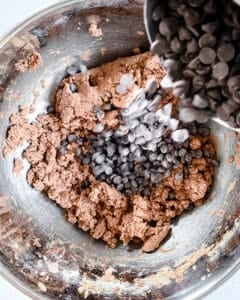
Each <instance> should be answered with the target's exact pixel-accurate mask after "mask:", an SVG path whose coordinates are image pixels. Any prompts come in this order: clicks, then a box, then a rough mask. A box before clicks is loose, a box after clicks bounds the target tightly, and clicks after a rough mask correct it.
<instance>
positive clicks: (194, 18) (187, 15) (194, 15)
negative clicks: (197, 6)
mask: <svg viewBox="0 0 240 300" xmlns="http://www.w3.org/2000/svg"><path fill="white" fill-rule="evenodd" d="M183 17H184V20H185V22H186V24H187V25H188V26H194V25H197V24H198V23H199V21H200V16H199V13H198V12H197V11H196V10H194V9H191V8H187V9H185V11H184V13H183Z"/></svg>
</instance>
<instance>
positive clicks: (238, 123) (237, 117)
mask: <svg viewBox="0 0 240 300" xmlns="http://www.w3.org/2000/svg"><path fill="white" fill-rule="evenodd" d="M236 123H237V125H238V126H239V127H240V112H238V114H237V115H236Z"/></svg>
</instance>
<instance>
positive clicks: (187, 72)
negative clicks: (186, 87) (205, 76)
mask: <svg viewBox="0 0 240 300" xmlns="http://www.w3.org/2000/svg"><path fill="white" fill-rule="evenodd" d="M196 75H197V74H196V73H195V72H194V71H193V70H190V69H184V70H183V76H184V77H185V78H193V77H194V76H196Z"/></svg>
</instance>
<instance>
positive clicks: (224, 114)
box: [217, 105, 230, 121]
mask: <svg viewBox="0 0 240 300" xmlns="http://www.w3.org/2000/svg"><path fill="white" fill-rule="evenodd" d="M217 116H218V117H219V118H220V119H222V120H223V121H227V120H229V118H230V113H229V112H228V110H227V109H226V106H223V105H222V106H220V107H218V109H217Z"/></svg>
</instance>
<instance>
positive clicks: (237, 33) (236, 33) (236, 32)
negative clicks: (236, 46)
mask: <svg viewBox="0 0 240 300" xmlns="http://www.w3.org/2000/svg"><path fill="white" fill-rule="evenodd" d="M232 39H233V41H238V40H239V39H240V29H239V28H234V29H233V31H232Z"/></svg>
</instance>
